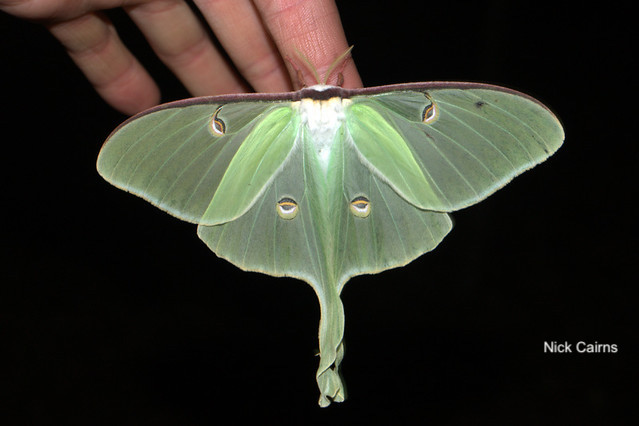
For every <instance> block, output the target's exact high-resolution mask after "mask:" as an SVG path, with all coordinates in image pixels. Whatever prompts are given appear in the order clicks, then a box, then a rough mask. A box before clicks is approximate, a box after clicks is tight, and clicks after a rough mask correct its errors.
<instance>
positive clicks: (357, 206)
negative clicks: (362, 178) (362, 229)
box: [350, 196, 371, 218]
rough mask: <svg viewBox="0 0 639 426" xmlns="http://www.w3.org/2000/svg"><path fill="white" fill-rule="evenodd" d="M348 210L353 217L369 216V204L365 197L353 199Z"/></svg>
mask: <svg viewBox="0 0 639 426" xmlns="http://www.w3.org/2000/svg"><path fill="white" fill-rule="evenodd" d="M350 210H351V213H353V215H354V216H357V217H361V218H365V217H368V215H369V214H371V203H370V201H369V200H368V198H366V197H362V196H360V197H355V198H354V199H353V201H351V204H350Z"/></svg>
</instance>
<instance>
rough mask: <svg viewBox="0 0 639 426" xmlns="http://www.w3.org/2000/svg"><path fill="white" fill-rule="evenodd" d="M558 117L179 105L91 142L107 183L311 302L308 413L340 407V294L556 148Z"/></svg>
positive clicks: (429, 86) (424, 102)
mask: <svg viewBox="0 0 639 426" xmlns="http://www.w3.org/2000/svg"><path fill="white" fill-rule="evenodd" d="M563 138H564V136H563V130H562V128H561V125H560V123H559V121H558V120H557V118H556V117H555V116H554V115H553V114H552V113H551V112H550V111H549V110H548V109H547V108H546V107H545V106H543V105H542V104H541V103H539V102H538V101H536V100H534V99H532V98H530V97H528V96H526V95H523V94H521V93H518V92H515V91H512V90H509V89H505V88H501V87H497V86H490V85H484V84H473V83H414V84H404V85H394V86H383V87H376V88H368V89H360V90H347V89H341V88H338V87H333V86H312V87H310V88H306V89H303V90H301V91H299V92H292V93H286V94H273V95H267V94H252V95H235V96H221V97H206V98H193V99H189V100H185V101H178V102H174V103H170V104H165V105H161V106H159V107H156V108H153V109H151V110H149V111H146V112H143V113H141V114H139V115H138V116H135V117H132V118H131V119H129V120H128V121H126V122H125V123H123V124H122V125H121V126H120V127H118V128H117V129H116V130H115V131H114V132H113V133H112V134H111V136H110V137H109V138H108V139H107V141H106V142H105V144H104V146H103V148H102V150H101V152H100V155H99V157H98V171H99V173H100V174H101V175H102V176H103V177H104V178H105V179H106V180H107V181H109V182H110V183H112V184H114V185H115V186H117V187H119V188H122V189H124V190H126V191H129V192H132V193H134V194H136V195H138V196H140V197H142V198H144V199H146V200H148V201H150V202H151V203H153V204H154V205H156V206H158V207H159V208H161V209H163V210H165V211H167V212H168V213H170V214H172V215H174V216H176V217H178V218H180V219H183V220H186V221H189V222H192V223H196V224H198V231H197V232H198V236H199V237H200V238H201V239H202V240H203V241H204V242H205V243H206V244H207V245H208V246H209V248H210V249H211V250H212V251H214V252H215V253H216V254H217V255H218V256H220V257H222V258H225V259H227V260H228V261H230V262H231V263H233V264H235V265H237V266H238V267H240V268H242V269H244V270H251V271H259V272H263V273H266V274H269V275H274V276H289V277H295V278H299V279H301V280H304V281H306V282H307V283H309V284H310V285H311V286H312V287H313V289H314V290H315V292H316V294H317V296H318V299H319V301H320V305H321V310H320V312H321V318H320V328H319V341H320V365H319V368H318V371H317V375H316V376H317V382H318V386H319V389H320V400H319V403H320V405H321V406H327V405H329V404H330V403H331V402H332V401H335V402H340V401H343V400H344V398H345V397H346V395H345V390H344V386H343V384H342V381H341V377H340V375H339V370H338V369H339V364H340V362H341V360H342V358H343V355H344V344H343V334H344V311H343V307H342V303H341V301H340V293H341V291H342V289H343V287H344V284H345V283H346V281H348V279H349V278H351V277H353V276H356V275H361V274H372V273H378V272H381V271H384V270H386V269H390V268H395V267H398V266H402V265H405V264H407V263H408V262H410V261H412V260H413V259H415V258H416V257H418V256H420V255H421V254H423V253H426V252H428V251H430V250H432V249H434V248H435V247H436V246H437V245H438V244H439V243H440V242H441V241H442V239H443V238H444V237H445V236H446V234H447V233H448V232H449V231H450V230H451V228H452V222H451V220H450V217H449V216H448V214H447V212H451V211H454V210H458V209H461V208H464V207H467V206H470V205H472V204H474V203H476V202H479V201H481V200H482V199H484V198H485V197H487V196H488V195H490V194H491V193H493V192H494V191H496V190H497V189H499V188H501V187H502V186H504V185H505V184H506V183H507V182H508V181H510V180H511V179H512V178H513V177H514V176H516V175H518V174H520V173H521V172H523V171H525V170H527V169H529V168H531V167H533V166H534V165H536V164H538V163H540V162H542V161H544V160H545V159H546V158H548V157H549V156H550V155H552V153H554V152H555V151H556V150H557V149H558V148H559V147H560V146H561V144H562V141H563Z"/></svg>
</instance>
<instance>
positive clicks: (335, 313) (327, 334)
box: [315, 283, 346, 407]
mask: <svg viewBox="0 0 639 426" xmlns="http://www.w3.org/2000/svg"><path fill="white" fill-rule="evenodd" d="M325 288H326V290H327V291H326V292H325V293H324V294H323V296H320V295H319V294H318V296H320V326H319V344H320V353H319V356H320V363H319V367H318V369H317V374H316V376H315V377H316V379H317V386H318V387H319V390H320V397H319V405H320V407H328V406H329V405H330V404H331V402H343V401H344V400H345V399H346V387H345V386H344V382H343V380H342V377H341V374H340V372H339V366H340V363H341V362H342V359H343V358H344V340H343V339H344V305H343V304H342V301H341V299H340V297H339V294H338V293H337V290H336V288H337V286H335V285H334V284H332V283H329V284H328V285H325Z"/></svg>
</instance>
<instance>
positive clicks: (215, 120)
mask: <svg viewBox="0 0 639 426" xmlns="http://www.w3.org/2000/svg"><path fill="white" fill-rule="evenodd" d="M221 109H222V107H221V106H220V107H218V108H217V109H216V110H215V113H214V114H213V117H211V123H210V125H209V127H210V129H211V133H213V135H214V136H224V134H225V133H226V123H224V121H223V120H222V119H221V118H220V117H218V114H219V113H220V110H221Z"/></svg>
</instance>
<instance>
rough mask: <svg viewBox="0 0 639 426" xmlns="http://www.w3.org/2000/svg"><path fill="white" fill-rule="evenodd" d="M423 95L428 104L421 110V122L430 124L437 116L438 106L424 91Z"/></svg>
mask: <svg viewBox="0 0 639 426" xmlns="http://www.w3.org/2000/svg"><path fill="white" fill-rule="evenodd" d="M424 95H425V96H426V98H428V100H429V101H430V105H426V108H424V111H422V122H423V123H424V124H432V123H434V122H435V121H437V119H438V118H439V107H438V106H437V104H436V103H435V101H434V100H433V98H431V97H430V96H429V95H428V94H427V93H424Z"/></svg>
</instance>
